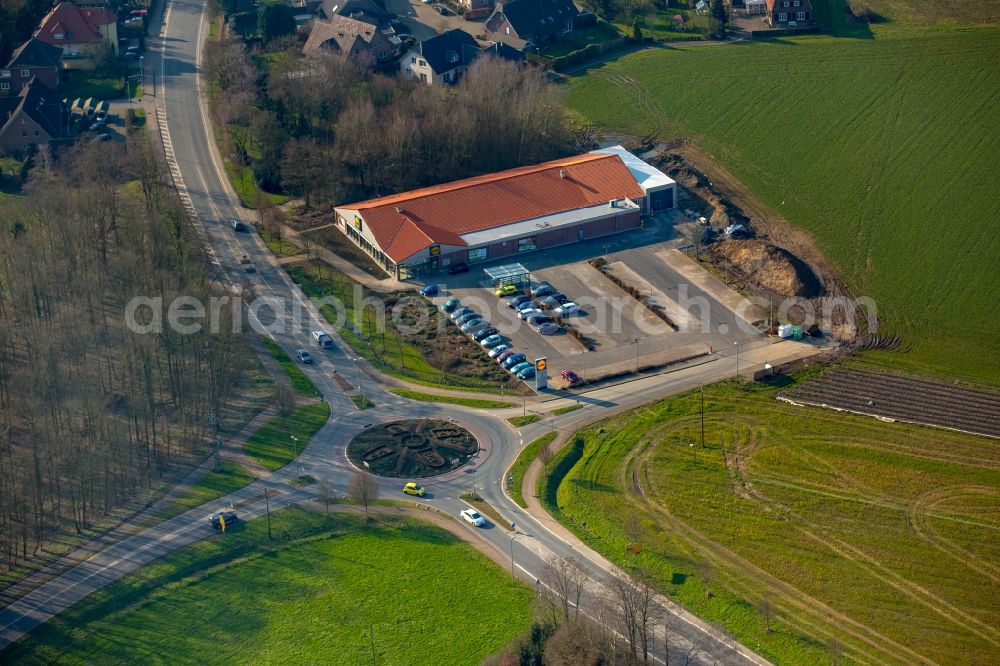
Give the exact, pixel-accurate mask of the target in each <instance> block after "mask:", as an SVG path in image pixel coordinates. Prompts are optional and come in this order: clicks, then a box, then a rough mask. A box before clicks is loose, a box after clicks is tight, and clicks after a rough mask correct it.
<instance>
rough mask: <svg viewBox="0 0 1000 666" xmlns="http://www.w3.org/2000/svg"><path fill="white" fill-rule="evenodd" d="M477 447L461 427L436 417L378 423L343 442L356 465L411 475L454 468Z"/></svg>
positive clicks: (380, 472) (389, 474) (380, 473)
mask: <svg viewBox="0 0 1000 666" xmlns="http://www.w3.org/2000/svg"><path fill="white" fill-rule="evenodd" d="M477 451H479V442H477V441H476V438H475V437H473V436H472V433H470V432H469V431H468V430H466V429H465V428H463V427H461V426H459V425H456V424H455V423H452V422H450V421H442V420H440V419H407V420H404V421H391V422H389V423H379V424H376V425H373V426H370V427H369V428H366V429H365V430H364V432H361V433H359V434H358V435H357V436H356V437H355V438H354V439H352V440H351V443H350V444H348V445H347V457H348V458H349V459H350V460H351V462H352V463H354V465H355V466H356V467H359V468H361V469H366V470H368V471H369V472H371V473H372V474H377V475H378V476H387V477H394V478H400V479H402V478H406V479H414V478H420V477H425V476H437V475H438V474H444V473H445V472H450V471H452V470H454V469H458V468H459V467H461V466H462V465H464V464H465V463H466V462H468V461H469V459H470V458H471V457H472V456H474V455H475V454H476V452H477Z"/></svg>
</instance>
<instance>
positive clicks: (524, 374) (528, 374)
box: [515, 365, 535, 379]
mask: <svg viewBox="0 0 1000 666" xmlns="http://www.w3.org/2000/svg"><path fill="white" fill-rule="evenodd" d="M515 376H516V377H517V378H518V379H532V378H533V377H534V376H535V366H533V365H529V366H528V367H527V368H525V369H524V370H521V371H520V372H518V373H516V375H515Z"/></svg>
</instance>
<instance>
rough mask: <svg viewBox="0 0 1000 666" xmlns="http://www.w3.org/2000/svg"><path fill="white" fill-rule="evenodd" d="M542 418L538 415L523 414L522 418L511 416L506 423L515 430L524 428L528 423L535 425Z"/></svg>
mask: <svg viewBox="0 0 1000 666" xmlns="http://www.w3.org/2000/svg"><path fill="white" fill-rule="evenodd" d="M541 420H542V417H541V416H539V415H538V414H525V415H524V416H512V417H510V418H509V419H507V423H509V424H511V425H512V426H514V427H515V428H520V427H521V426H526V425H528V424H529V423H535V422H536V421H541Z"/></svg>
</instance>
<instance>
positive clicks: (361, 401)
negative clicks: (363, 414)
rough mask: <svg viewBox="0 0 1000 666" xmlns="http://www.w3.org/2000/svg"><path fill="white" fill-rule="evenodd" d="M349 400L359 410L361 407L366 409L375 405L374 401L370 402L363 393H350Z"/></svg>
mask: <svg viewBox="0 0 1000 666" xmlns="http://www.w3.org/2000/svg"><path fill="white" fill-rule="evenodd" d="M351 402H353V403H354V406H355V407H357V408H358V410H359V411H360V410H362V409H368V408H369V407H374V406H375V403H374V402H372V401H371V400H369V399H368V398H367V397H365V396H363V395H352V396H351Z"/></svg>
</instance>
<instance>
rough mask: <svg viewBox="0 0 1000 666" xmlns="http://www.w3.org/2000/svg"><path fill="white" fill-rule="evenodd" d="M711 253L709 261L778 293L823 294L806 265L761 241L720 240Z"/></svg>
mask: <svg viewBox="0 0 1000 666" xmlns="http://www.w3.org/2000/svg"><path fill="white" fill-rule="evenodd" d="M711 255H712V261H713V263H715V264H718V265H721V266H722V267H723V268H725V269H727V270H729V271H732V272H733V273H735V274H737V275H738V276H740V277H741V278H743V279H744V280H747V281H750V282H753V283H754V284H756V285H758V286H760V287H761V288H763V289H766V290H767V291H770V292H773V293H775V294H777V295H779V296H785V297H789V296H801V297H803V298H813V297H815V296H821V295H822V294H823V285H822V283H820V281H819V279H818V278H817V277H816V275H815V274H814V273H813V272H812V269H810V268H809V266H807V265H806V264H805V263H804V262H802V261H801V260H799V259H797V258H795V256H793V255H792V254H791V253H790V252H788V251H787V250H784V249H782V248H780V247H775V246H774V245H771V244H769V243H767V242H765V241H762V240H744V241H733V240H729V241H724V242H722V243H719V244H717V245H714V246H713V247H712V250H711Z"/></svg>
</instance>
